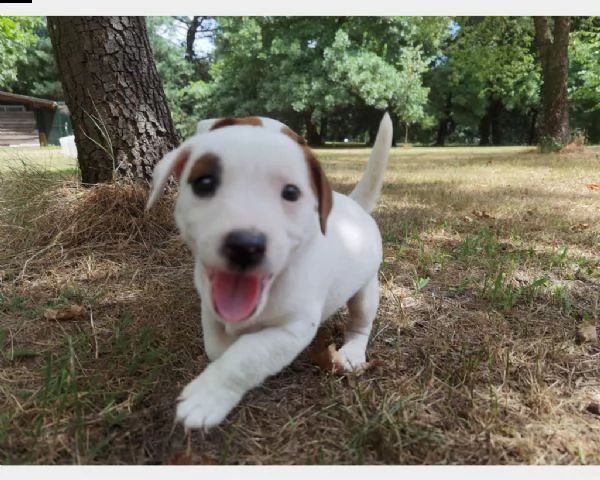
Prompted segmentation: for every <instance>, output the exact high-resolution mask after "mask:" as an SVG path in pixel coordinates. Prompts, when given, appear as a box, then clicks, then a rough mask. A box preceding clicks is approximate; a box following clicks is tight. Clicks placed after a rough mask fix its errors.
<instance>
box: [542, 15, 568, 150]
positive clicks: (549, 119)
mask: <svg viewBox="0 0 600 480" xmlns="http://www.w3.org/2000/svg"><path fill="white" fill-rule="evenodd" d="M533 22H534V25H535V41H536V44H537V47H538V51H539V55H540V60H541V64H542V78H543V82H542V90H541V94H542V95H541V96H542V107H543V110H542V112H543V115H542V128H541V137H542V138H541V140H542V147H545V146H546V147H548V146H549V147H550V148H552V149H554V148H555V146H556V147H560V146H563V145H566V144H567V143H568V142H569V140H570V130H569V96H568V91H567V84H568V78H569V30H570V25H571V17H533Z"/></svg>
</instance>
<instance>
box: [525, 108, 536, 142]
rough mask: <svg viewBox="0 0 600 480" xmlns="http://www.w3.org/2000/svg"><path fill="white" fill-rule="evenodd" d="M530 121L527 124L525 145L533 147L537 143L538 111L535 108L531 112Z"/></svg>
mask: <svg viewBox="0 0 600 480" xmlns="http://www.w3.org/2000/svg"><path fill="white" fill-rule="evenodd" d="M530 116H531V120H530V122H529V133H528V135H527V145H535V144H536V142H537V128H536V127H537V125H536V123H537V117H538V111H537V109H536V108H534V109H533V110H532V111H531V115H530Z"/></svg>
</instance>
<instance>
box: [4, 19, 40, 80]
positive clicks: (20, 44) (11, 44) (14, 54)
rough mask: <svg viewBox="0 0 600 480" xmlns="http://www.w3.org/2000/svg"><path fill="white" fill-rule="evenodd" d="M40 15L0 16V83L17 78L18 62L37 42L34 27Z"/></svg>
mask: <svg viewBox="0 0 600 480" xmlns="http://www.w3.org/2000/svg"><path fill="white" fill-rule="evenodd" d="M39 18H40V17H0V85H2V86H3V87H2V88H6V86H8V85H11V84H13V83H14V82H16V80H17V64H18V62H19V60H22V59H23V57H24V55H26V52H27V50H28V47H29V46H30V45H31V44H33V43H34V42H35V35H34V32H33V29H34V27H35V25H36V23H37V22H39Z"/></svg>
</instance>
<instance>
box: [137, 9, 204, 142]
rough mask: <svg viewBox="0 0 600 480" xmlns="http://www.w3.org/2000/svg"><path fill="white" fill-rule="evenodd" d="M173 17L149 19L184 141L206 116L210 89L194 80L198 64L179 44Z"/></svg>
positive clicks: (152, 40)
mask: <svg viewBox="0 0 600 480" xmlns="http://www.w3.org/2000/svg"><path fill="white" fill-rule="evenodd" d="M174 23H175V19H174V18H173V17H147V26H148V36H149V38H150V45H151V47H152V52H153V54H154V61H155V63H156V68H157V70H158V73H159V76H160V78H161V79H162V83H163V89H164V91H165V95H166V97H167V103H168V105H169V109H170V111H171V116H172V119H173V124H174V126H175V129H176V131H177V134H178V135H179V136H180V138H185V137H187V136H189V135H191V134H192V133H193V132H194V130H195V128H196V123H197V122H198V120H199V119H200V118H202V117H204V116H205V104H206V101H207V96H208V92H209V88H208V86H207V84H206V83H205V82H203V81H202V80H197V79H195V78H194V65H193V64H192V63H191V62H189V61H187V60H186V59H185V46H184V45H183V44H182V43H178V42H177V40H176V39H175V38H173V35H171V34H172V33H173V32H174V31H175V28H176V27H175V24H174Z"/></svg>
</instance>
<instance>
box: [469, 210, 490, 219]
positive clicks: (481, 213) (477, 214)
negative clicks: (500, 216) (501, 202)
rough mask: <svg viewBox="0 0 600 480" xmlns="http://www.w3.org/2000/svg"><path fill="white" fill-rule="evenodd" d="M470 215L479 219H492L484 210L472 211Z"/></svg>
mask: <svg viewBox="0 0 600 480" xmlns="http://www.w3.org/2000/svg"><path fill="white" fill-rule="evenodd" d="M471 214H472V215H473V216H475V217H479V218H493V217H492V216H491V215H489V214H488V213H486V212H485V211H484V210H473V211H472V212H471Z"/></svg>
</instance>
